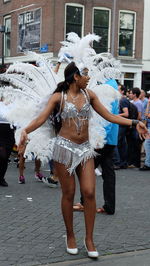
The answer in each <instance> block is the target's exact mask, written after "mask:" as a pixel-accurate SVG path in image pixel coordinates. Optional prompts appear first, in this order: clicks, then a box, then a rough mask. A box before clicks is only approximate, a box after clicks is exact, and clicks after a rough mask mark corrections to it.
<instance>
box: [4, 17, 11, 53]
mask: <svg viewBox="0 0 150 266" xmlns="http://www.w3.org/2000/svg"><path fill="white" fill-rule="evenodd" d="M4 25H5V35H4V36H5V37H4V55H5V56H10V44H11V17H5V18H4Z"/></svg>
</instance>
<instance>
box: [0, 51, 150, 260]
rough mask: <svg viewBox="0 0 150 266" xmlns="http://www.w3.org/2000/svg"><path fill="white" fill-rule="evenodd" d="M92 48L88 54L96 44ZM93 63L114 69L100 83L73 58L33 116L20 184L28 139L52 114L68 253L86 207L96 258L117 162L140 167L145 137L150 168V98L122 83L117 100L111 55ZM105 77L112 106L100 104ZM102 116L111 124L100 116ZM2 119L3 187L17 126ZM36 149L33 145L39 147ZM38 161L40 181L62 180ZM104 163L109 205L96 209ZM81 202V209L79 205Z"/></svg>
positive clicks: (54, 165)
mask: <svg viewBox="0 0 150 266" xmlns="http://www.w3.org/2000/svg"><path fill="white" fill-rule="evenodd" d="M87 48H88V49H87V51H88V52H89V49H91V48H90V47H87ZM90 51H91V50H90ZM92 52H93V50H92ZM90 54H91V52H90ZM85 58H86V57H85ZM107 59H108V58H107ZM89 60H91V58H90V59H89ZM89 62H90V61H89ZM92 62H93V65H92V70H93V68H94V67H95V73H96V75H97V72H98V73H100V74H101V73H104V71H101V68H103V69H106V70H108V68H109V71H108V77H107V78H106V72H105V74H104V76H105V81H104V76H103V77H101V79H100V74H99V78H98V80H96V82H95V77H94V76H91V77H90V74H91V75H92V74H93V73H94V72H92V71H91V70H89V73H88V69H87V66H86V67H85V66H84V67H83V66H82V68H81V69H80V68H79V67H78V66H77V64H76V63H75V62H70V63H69V64H68V65H67V66H66V68H65V71H64V81H63V82H59V83H58V84H57V87H56V89H55V90H54V91H53V93H52V95H51V96H50V97H49V100H48V102H47V103H46V104H45V105H44V107H43V110H42V111H41V112H40V113H39V114H38V115H37V117H36V118H34V119H32V121H31V122H30V123H27V124H26V126H24V128H23V129H22V131H21V136H20V140H19V143H18V154H19V163H18V166H19V183H20V184H25V175H24V168H25V158H24V154H26V150H27V149H28V147H29V146H28V145H30V144H31V142H32V138H31V139H30V143H28V135H29V134H30V133H31V132H34V131H36V130H37V129H39V128H40V127H42V125H44V124H45V123H46V121H47V120H48V119H49V118H50V119H51V121H52V122H53V123H52V126H53V127H54V128H55V137H53V139H52V138H51V137H50V136H49V137H48V138H49V142H50V143H51V144H52V145H51V147H50V146H48V147H50V151H49V163H50V169H51V170H50V171H51V172H52V174H54V175H55V176H57V178H58V180H59V183H60V185H61V189H62V200H61V208H62V214H63V219H64V223H65V226H66V239H65V243H66V251H67V252H68V253H69V254H72V255H76V254H78V252H79V250H78V247H77V244H76V238H75V234H74V228H73V211H74V210H75V209H76V210H81V209H82V210H83V211H84V219H85V237H84V245H85V249H86V251H87V255H88V256H89V257H91V258H97V257H98V256H99V252H98V251H97V249H96V247H95V244H94V240H93V230H94V222H95V215H96V211H97V213H106V214H110V215H112V214H114V213H115V198H116V195H115V182H116V180H115V169H116V168H115V167H117V166H118V169H120V168H127V167H131V166H134V167H139V168H140V154H141V146H142V140H141V138H144V139H146V140H145V144H144V145H145V152H146V160H145V164H144V166H143V167H142V168H140V169H141V170H143V169H144V170H149V168H150V165H148V161H149V155H148V150H149V141H150V139H149V134H148V129H149V124H148V129H147V127H146V125H145V122H142V120H143V121H147V122H148V120H149V117H150V115H149V100H148V101H147V103H146V101H145V96H144V92H142V93H141V91H140V89H138V88H133V89H131V90H130V93H129V97H130V99H128V96H127V95H126V90H125V88H124V87H123V86H121V85H120V86H119V90H120V92H121V95H122V97H121V99H120V100H118V98H117V95H118V85H117V83H116V81H115V79H114V78H113V77H112V76H111V75H112V73H113V71H115V70H114V66H113V65H112V59H110V60H108V61H105V58H104V57H100V58H99V57H97V56H96V55H95V59H94V60H93V61H92ZM59 65H60V62H59V64H58V65H57V68H59ZM57 71H58V69H57ZM57 71H56V72H57ZM110 73H111V74H110ZM91 80H92V82H93V83H92V85H93V84H94V85H95V87H94V89H92V88H93V86H91V83H90V82H91ZM102 80H103V85H104V88H105V91H106V90H107V91H108V93H109V94H110V93H111V92H113V93H112V95H113V97H114V95H115V97H114V98H113V97H112V101H111V102H110V106H109V107H108V108H106V107H105V106H104V104H102V103H101V101H102V100H103V99H102V97H100V96H99V93H98V91H100V90H99V86H101V87H100V88H102V89H103V87H102V85H101V83H102ZM89 87H90V88H89ZM141 95H143V96H141ZM140 97H141V100H140V99H139V98H140ZM103 98H104V97H103ZM131 98H132V102H133V104H134V105H135V106H136V108H137V117H129V114H130V100H131ZM0 104H1V109H5V108H7V107H6V105H5V103H3V102H2V99H1V103H0ZM109 108H110V109H109ZM144 108H145V109H144ZM92 112H93V113H92ZM92 114H93V117H94V118H93V120H94V121H92V122H94V123H95V128H96V130H95V128H94V129H93V130H92V134H93V136H92V138H93V140H94V141H93V142H91V140H90V137H91V131H89V129H90V127H92V125H93V124H92V125H91V120H90V119H91V116H92ZM101 117H102V118H104V120H107V122H106V121H105V122H104V121H103V120H100V118H101ZM0 123H1V125H0V126H1V128H2V129H3V130H1V131H0V185H1V186H8V184H7V182H6V180H5V178H4V177H5V173H6V170H7V166H8V158H9V156H10V152H11V150H12V147H13V145H14V142H15V140H14V131H15V128H11V126H10V124H9V122H8V121H7V120H5V119H4V118H3V116H2V115H1V119H0ZM102 125H103V126H102ZM99 128H100V130H99ZM103 129H104V131H105V134H104V136H105V141H103V140H102V144H104V146H100V145H95V146H94V144H95V140H97V139H101V135H103V134H102V133H103V132H102V130H103ZM49 130H50V129H49ZM94 130H95V131H94ZM89 132H90V134H89ZM139 135H140V137H139ZM6 136H7V137H6ZM32 136H33V135H32ZM44 137H45V138H46V133H45V134H44V133H43V138H44ZM43 140H44V139H43ZM93 143H94V144H93ZM96 144H97V143H96ZM98 144H99V143H98ZM30 146H31V145H30ZM31 147H32V149H34V145H33V146H31ZM41 158H42V157H41ZM34 159H35V177H36V179H38V180H40V181H41V180H42V181H43V182H44V183H46V184H48V185H49V184H50V183H51V184H52V183H53V184H54V185H55V184H57V183H58V181H57V180H55V179H53V181H52V180H51V177H50V179H48V178H45V177H44V176H43V175H42V174H41V171H40V168H41V161H40V160H39V158H38V156H35V157H34ZM1 162H2V163H1ZM114 164H115V167H114ZM99 165H100V166H101V169H102V178H103V194H104V205H103V207H100V208H98V209H96V199H95V185H96V179H95V169H96V168H97V167H99ZM76 176H77V177H78V180H79V185H80V192H81V203H80V205H79V204H75V205H74V196H75V182H76V181H75V180H76V179H75V178H76ZM77 206H79V207H82V208H79V209H77V208H75V207H77Z"/></svg>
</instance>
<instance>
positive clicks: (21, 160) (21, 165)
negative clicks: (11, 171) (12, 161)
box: [19, 154, 25, 176]
mask: <svg viewBox="0 0 150 266" xmlns="http://www.w3.org/2000/svg"><path fill="white" fill-rule="evenodd" d="M24 165H25V158H24V157H23V155H22V154H20V155H19V175H20V176H23V175H24Z"/></svg>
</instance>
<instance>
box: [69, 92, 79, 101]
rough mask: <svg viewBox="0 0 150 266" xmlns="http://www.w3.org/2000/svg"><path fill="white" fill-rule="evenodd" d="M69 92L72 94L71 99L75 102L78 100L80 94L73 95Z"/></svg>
mask: <svg viewBox="0 0 150 266" xmlns="http://www.w3.org/2000/svg"><path fill="white" fill-rule="evenodd" d="M69 94H70V96H71V99H72V101H73V103H75V102H76V100H77V99H78V98H79V94H78V95H77V96H72V95H71V93H69Z"/></svg>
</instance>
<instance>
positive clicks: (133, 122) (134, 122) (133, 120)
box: [131, 119, 139, 127]
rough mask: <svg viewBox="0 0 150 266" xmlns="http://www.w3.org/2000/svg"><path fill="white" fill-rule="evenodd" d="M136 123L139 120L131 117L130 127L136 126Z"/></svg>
mask: <svg viewBox="0 0 150 266" xmlns="http://www.w3.org/2000/svg"><path fill="white" fill-rule="evenodd" d="M138 123H139V120H136V119H132V126H131V127H136V126H137V124H138Z"/></svg>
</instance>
